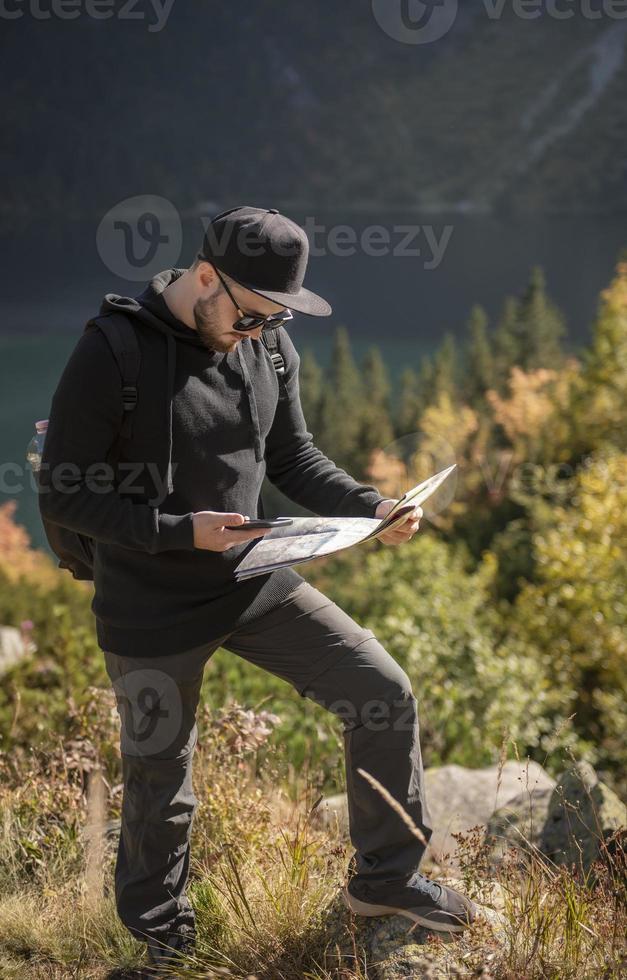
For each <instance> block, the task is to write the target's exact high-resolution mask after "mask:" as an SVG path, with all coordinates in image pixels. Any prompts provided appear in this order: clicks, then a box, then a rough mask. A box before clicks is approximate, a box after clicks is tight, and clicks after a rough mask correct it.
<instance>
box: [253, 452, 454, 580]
mask: <svg viewBox="0 0 627 980" xmlns="http://www.w3.org/2000/svg"><path fill="white" fill-rule="evenodd" d="M455 466H456V464H455V463H453V465H452V466H448V467H447V468H446V469H445V470H441V471H440V472H439V473H436V474H435V475H434V476H430V477H429V479H427V480H425V481H424V482H423V483H420V484H419V485H418V486H417V487H414V488H413V489H412V490H408V491H407V493H404V494H403V496H402V497H401V498H400V500H397V502H396V504H395V505H394V507H393V508H392V510H391V511H390V512H389V514H386V516H385V517H384V518H382V519H381V520H378V519H377V518H373V517H294V518H292V523H291V524H289V525H287V526H286V527H275V528H272V530H271V531H268V533H267V534H266V535H264V537H263V538H259V539H257V540H256V541H254V542H253V544H252V547H251V548H250V550H249V551H248V552H247V553H246V554H245V556H244V557H243V558H242V560H241V562H240V563H239V565H238V566H237V567H236V569H235V578H236V579H237V581H238V582H241V581H242V580H243V579H247V578H253V576H255V575H264V574H266V573H267V572H271V571H274V569H275V568H283V567H284V566H286V565H300V564H302V563H303V562H306V561H313V559H314V558H321V557H322V556H323V555H332V554H334V553H335V552H336V551H343V550H344V549H345V548H352V547H353V545H355V544H359V543H360V542H361V541H368V540H370V539H371V538H378V537H380V535H381V534H383V533H384V532H385V531H389V530H391V529H392V528H395V527H400V525H401V524H403V523H404V522H405V521H406V520H407V518H408V515H409V514H410V513H411V511H413V510H414V508H415V507H419V506H420V504H421V503H423V502H424V501H425V500H427V499H428V498H429V497H430V496H431V495H432V494H433V493H435V491H436V490H437V489H438V487H440V486H441V485H442V483H444V481H445V480H446V478H447V477H448V476H449V474H450V473H452V472H453V470H454V469H455Z"/></svg>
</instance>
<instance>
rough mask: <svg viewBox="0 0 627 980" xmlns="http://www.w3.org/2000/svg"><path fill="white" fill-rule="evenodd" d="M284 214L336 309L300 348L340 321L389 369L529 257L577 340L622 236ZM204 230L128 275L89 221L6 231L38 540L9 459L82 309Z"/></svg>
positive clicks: (7, 446) (518, 282)
mask: <svg viewBox="0 0 627 980" xmlns="http://www.w3.org/2000/svg"><path fill="white" fill-rule="evenodd" d="M286 210H287V209H286ZM289 213H290V214H291V215H292V216H293V217H294V218H295V219H296V220H298V221H299V222H300V223H301V224H303V225H304V226H305V227H306V228H307V229H308V233H309V235H310V241H311V242H312V248H313V249H314V251H315V252H316V254H315V255H313V256H312V259H311V262H310V268H309V275H308V278H307V285H308V286H309V288H311V289H313V290H314V291H316V292H319V293H321V294H322V295H323V296H325V297H326V298H328V299H329V301H330V302H331V303H332V305H333V307H334V313H333V316H331V317H329V318H328V319H318V318H311V317H305V316H301V317H298V316H297V317H296V319H295V321H294V325H293V327H291V328H290V329H291V333H292V336H293V338H294V341H295V343H296V346H297V347H298V348H299V350H300V351H301V352H302V351H303V350H304V349H306V348H307V347H309V348H311V349H312V350H313V351H314V353H315V354H316V355H317V357H318V358H319V360H320V362H321V363H322V364H323V365H326V364H327V363H328V355H329V351H330V346H331V342H332V337H333V333H334V330H335V328H336V327H337V325H339V324H344V325H345V326H346V327H348V329H349V332H350V337H351V341H352V344H353V349H354V352H355V354H356V355H357V356H358V357H361V356H362V355H363V353H364V352H365V350H366V349H367V348H368V347H369V346H370V345H371V344H377V345H378V346H379V347H380V349H381V351H382V353H383V355H384V357H385V359H386V361H387V363H388V365H389V367H390V370H391V372H392V375H393V376H398V374H399V372H400V371H401V370H402V368H404V367H406V366H408V365H414V366H417V365H418V363H419V360H420V357H421V356H422V354H423V353H425V352H428V351H430V350H432V349H433V348H434V347H435V346H437V344H438V343H439V342H440V340H441V339H442V336H443V335H444V333H445V332H446V331H451V332H452V333H453V334H454V335H455V336H457V337H459V338H462V337H463V335H464V332H465V324H466V321H467V318H468V313H469V310H470V308H471V306H472V305H473V303H481V304H483V305H484V306H485V307H486V309H487V310H488V313H489V314H490V316H491V317H492V318H495V317H496V316H498V313H499V311H500V309H501V307H502V303H503V299H504V297H505V296H506V295H508V294H512V293H518V292H520V291H521V289H522V288H524V285H525V283H526V281H527V278H528V275H529V271H530V269H531V267H532V266H533V265H535V264H539V265H541V266H542V267H543V268H544V270H545V273H546V276H547V282H548V288H549V292H550V294H551V296H552V297H553V299H554V300H555V302H556V303H557V304H558V305H559V306H560V307H561V308H562V310H563V311H564V313H565V314H566V317H567V321H568V327H569V339H570V342H571V344H572V345H573V347H577V346H578V345H579V344H581V343H582V342H584V341H585V340H586V339H587V338H588V336H589V329H590V324H591V322H592V320H593V318H594V315H595V311H596V308H597V303H598V295H599V292H600V290H601V289H603V288H604V287H605V286H606V285H607V284H608V282H609V280H610V279H611V277H612V273H613V269H614V266H615V263H616V259H617V257H618V254H619V252H620V251H621V249H623V248H625V247H627V227H626V224H625V221H624V219H622V218H613V217H610V216H596V215H579V216H568V217H566V216H564V217H561V216H553V217H544V218H538V217H532V218H521V217H520V216H511V215H510V216H504V217H494V216H491V215H458V214H457V215H441V214H438V215H417V214H407V213H405V214H393V215H374V214H373V215H370V214H365V213H361V214H359V215H357V216H356V215H354V214H350V215H349V214H344V215H337V214H334V215H324V214H320V213H318V214H317V215H316V221H315V225H316V227H314V226H313V219H311V218H308V216H307V214H305V213H303V212H301V213H298V212H297V211H294V210H290V211H289ZM375 226H377V227H376V228H375ZM408 226H409V227H408ZM410 229H411V230H410ZM202 233H203V226H202V222H201V220H200V219H198V218H190V219H188V220H186V221H185V222H184V223H183V225H182V228H181V241H180V248H179V246H178V245H177V243H176V241H174V240H173V241H171V242H170V243H169V244H170V246H172V245H173V246H174V252H173V251H172V247H166V249H165V251H164V250H163V249H161V251H160V250H159V249H157V254H156V256H155V258H154V260H153V261H152V262H150V263H148V264H147V265H145V266H143V265H142V263H141V261H140V262H139V264H138V267H137V268H135V269H134V270H133V271H132V275H133V281H129V280H128V278H127V277H126V276H125V275H121V274H119V273H120V271H122V272H124V269H122V270H121V269H120V265H119V262H118V261H117V259H116V246H115V243H113V244H112V243H111V242H109V243H108V244H107V243H105V245H104V246H103V244H102V242H101V243H100V246H99V245H98V244H97V236H96V226H95V224H91V223H88V222H85V223H81V224H74V225H71V226H70V227H64V228H63V229H59V228H55V227H54V225H52V224H51V225H49V226H48V227H47V228H46V229H44V231H43V232H42V229H41V226H39V227H38V228H37V229H36V235H35V233H34V232H33V231H29V230H22V231H20V232H18V233H16V234H14V235H12V236H11V237H9V236H7V235H4V236H3V237H2V246H3V249H2V251H3V257H4V258H3V263H4V271H5V277H4V279H3V295H2V298H1V299H0V365H1V373H0V380H1V386H0V419H1V429H0V465H2V471H1V472H2V481H0V504H2V503H4V502H5V501H6V500H9V499H16V500H17V504H18V507H17V514H16V516H17V519H18V520H19V521H20V522H21V523H23V524H24V525H25V526H26V527H27V529H28V530H29V532H30V533H31V535H32V538H33V541H34V542H35V543H36V544H37V545H39V546H40V545H42V544H43V532H42V530H41V527H40V522H39V515H38V512H37V507H36V498H35V495H34V492H33V490H32V487H31V486H30V479H29V477H28V474H27V475H26V478H24V479H22V484H23V488H22V489H19V488H17V487H16V484H17V483H18V482H19V477H16V475H15V473H14V472H13V470H11V468H10V464H11V463H13V462H15V463H17V464H18V465H22V463H23V459H24V450H25V448H26V445H27V443H28V441H29V439H30V438H31V434H32V431H33V428H34V420H35V419H38V418H46V417H47V416H48V413H49V406H50V398H51V395H52V392H53V391H54V388H55V385H56V383H57V380H58V377H59V374H60V372H61V370H62V369H63V365H64V364H65V361H66V359H67V357H68V355H69V352H70V351H71V349H72V347H73V345H74V343H75V342H76V339H77V337H78V336H79V335H80V332H81V330H82V328H83V325H84V323H85V321H86V320H87V319H88V318H89V316H90V315H93V313H95V312H97V309H98V307H99V304H100V300H101V298H102V296H103V295H104V294H105V293H106V292H120V293H124V294H127V295H128V294H130V295H136V294H137V293H139V292H140V291H141V289H142V287H143V282H145V281H146V280H148V279H150V277H151V276H152V275H154V273H155V272H158V271H160V270H161V269H163V268H165V267H167V266H169V265H180V266H182V267H185V266H187V265H188V264H189V262H190V261H191V259H192V257H193V256H194V254H195V252H196V250H197V249H198V247H199V245H200V243H201V240H202ZM165 237H166V238H167V235H166V236H165ZM114 246H115V247H114ZM121 248H122V246H121V244H120V250H121ZM417 250H419V251H420V254H419V255H417V254H416V251H417ZM318 253H322V254H318ZM349 253H352V254H349ZM374 253H378V254H374ZM120 254H122V253H121V252H120ZM132 254H133V255H134V254H135V253H132ZM137 254H139V255H140V256H141V255H142V254H144V253H141V252H138V253H137ZM116 272H117V273H118V274H116ZM7 464H9V467H7Z"/></svg>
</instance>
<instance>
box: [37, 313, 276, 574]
mask: <svg viewBox="0 0 627 980" xmlns="http://www.w3.org/2000/svg"><path fill="white" fill-rule="evenodd" d="M93 329H99V330H100V331H101V332H102V333H103V335H104V336H105V337H106V339H107V341H108V343H109V346H110V347H111V351H112V353H113V356H114V357H115V360H116V362H117V364H118V367H119V369H120V374H121V379H122V387H121V396H122V405H123V408H124V417H123V420H122V425H121V427H120V431H119V432H118V436H117V440H116V443H115V444H114V445H113V446H112V447H111V449H110V450H109V452H108V454H107V459H106V462H108V463H111V464H112V465H115V463H116V462H117V460H118V458H119V455H120V448H121V444H122V442H123V440H128V439H130V438H131V435H132V432H133V410H134V408H135V406H136V405H137V379H138V377H139V369H140V365H141V353H140V349H139V343H138V340H137V334H136V333H135V327H134V326H133V324H132V322H131V320H130V319H129V318H128V317H126V316H124V315H123V314H121V313H104V314H101V315H100V316H98V317H94V318H93V319H91V320H89V321H88V322H87V324H86V325H85V332H86V331H87V330H93ZM261 339H262V341H263V343H264V345H265V347H266V349H267V351H268V353H269V354H270V358H271V360H272V363H273V365H274V370H275V371H276V373H277V375H279V385H280V386H281V379H280V376H281V375H283V374H284V373H285V362H284V360H283V357H282V355H281V353H280V351H279V348H278V341H277V337H276V330H264V331H262V334H261ZM40 516H41V520H42V524H43V527H44V532H45V535H46V539H47V541H48V544H49V546H50V548H51V549H52V551H53V553H54V554H55V555H56V557H57V558H58V559H59V561H58V563H57V567H58V568H67V569H68V570H69V571H70V572H71V573H72V576H73V577H74V578H75V579H77V580H78V581H85V582H92V581H93V578H94V574H93V569H94V553H95V544H94V539H93V538H92V537H90V536H89V535H86V534H81V533H80V532H79V531H72V530H71V529H70V528H67V527H62V526H61V525H60V524H55V523H53V522H52V521H50V520H48V519H47V518H45V517H44V516H43V515H40Z"/></svg>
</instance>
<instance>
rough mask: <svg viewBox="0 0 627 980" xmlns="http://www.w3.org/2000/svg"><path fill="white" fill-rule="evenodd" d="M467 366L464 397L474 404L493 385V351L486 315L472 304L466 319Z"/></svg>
mask: <svg viewBox="0 0 627 980" xmlns="http://www.w3.org/2000/svg"><path fill="white" fill-rule="evenodd" d="M468 331H469V334H470V337H469V341H468V356H467V362H468V368H467V372H468V373H467V379H466V397H467V399H468V401H469V402H470V404H472V405H476V404H477V403H478V402H480V401H481V400H482V399H483V396H484V395H485V392H486V391H487V390H488V389H489V388H492V386H493V385H494V380H495V374H494V353H493V350H492V347H491V345H490V339H489V336H488V317H487V314H486V312H485V310H484V309H483V307H482V306H473V308H472V310H471V312H470V319H469V321H468Z"/></svg>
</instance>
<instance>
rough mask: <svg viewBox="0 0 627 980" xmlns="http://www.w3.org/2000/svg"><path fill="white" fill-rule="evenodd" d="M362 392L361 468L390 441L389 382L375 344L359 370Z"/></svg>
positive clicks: (391, 436)
mask: <svg viewBox="0 0 627 980" xmlns="http://www.w3.org/2000/svg"><path fill="white" fill-rule="evenodd" d="M362 378H363V388H364V392H365V400H364V414H363V420H362V423H363V424H362V438H361V446H362V449H363V453H364V456H363V460H362V468H363V466H364V465H367V462H368V459H369V457H370V453H371V452H372V450H373V449H384V448H385V447H386V446H388V445H389V443H390V442H392V440H393V438H394V431H393V428H392V420H391V417H390V382H389V378H388V373H387V368H386V366H385V363H384V361H383V358H382V357H381V353H380V351H379V349H378V347H371V348H370V350H369V351H368V353H367V354H366V356H365V358H364V362H363V369H362Z"/></svg>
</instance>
